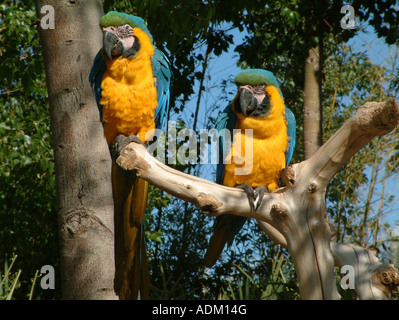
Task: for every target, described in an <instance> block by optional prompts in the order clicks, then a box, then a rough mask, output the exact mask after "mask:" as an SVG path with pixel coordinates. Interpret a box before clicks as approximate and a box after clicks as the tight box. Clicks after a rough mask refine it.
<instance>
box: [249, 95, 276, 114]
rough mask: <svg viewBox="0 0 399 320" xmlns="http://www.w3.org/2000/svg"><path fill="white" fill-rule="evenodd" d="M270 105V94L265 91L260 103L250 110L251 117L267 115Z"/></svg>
mask: <svg viewBox="0 0 399 320" xmlns="http://www.w3.org/2000/svg"><path fill="white" fill-rule="evenodd" d="M270 109H271V105H270V95H269V94H268V93H267V92H266V95H265V97H264V98H263V100H262V103H260V104H258V106H257V107H256V109H255V110H254V111H253V112H251V114H250V116H251V117H267V116H268V115H269V113H270Z"/></svg>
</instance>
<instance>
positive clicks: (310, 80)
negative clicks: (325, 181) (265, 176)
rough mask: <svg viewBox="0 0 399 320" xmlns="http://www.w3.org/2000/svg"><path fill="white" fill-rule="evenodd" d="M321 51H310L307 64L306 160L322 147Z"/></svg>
mask: <svg viewBox="0 0 399 320" xmlns="http://www.w3.org/2000/svg"><path fill="white" fill-rule="evenodd" d="M320 54H321V49H320V46H316V47H315V48H312V49H310V50H309V55H308V57H307V58H306V62H305V88H304V99H303V128H304V130H303V132H304V150H305V159H309V158H310V157H311V156H312V155H313V154H314V153H315V152H316V151H317V150H318V149H319V148H320V146H321V145H322V107H321V95H320V91H321V77H320V76H321V75H320V73H321V68H322V62H321V59H320Z"/></svg>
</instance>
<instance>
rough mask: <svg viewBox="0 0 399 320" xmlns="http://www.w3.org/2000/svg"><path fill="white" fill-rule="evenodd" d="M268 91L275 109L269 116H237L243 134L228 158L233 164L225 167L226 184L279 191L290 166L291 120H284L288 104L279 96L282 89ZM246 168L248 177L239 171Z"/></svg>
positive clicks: (238, 134)
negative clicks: (284, 172) (249, 133)
mask: <svg viewBox="0 0 399 320" xmlns="http://www.w3.org/2000/svg"><path fill="white" fill-rule="evenodd" d="M266 90H267V91H268V93H269V95H270V96H271V101H270V103H271V105H272V106H273V107H272V108H271V111H270V113H269V114H268V116H267V117H264V118H260V117H258V118H255V117H244V116H243V115H242V114H237V117H238V124H237V128H238V129H241V132H240V133H237V134H236V135H235V136H234V141H233V147H232V149H231V151H230V153H229V155H228V156H227V159H231V164H226V166H225V176H224V181H223V184H224V185H227V186H231V187H234V186H236V185H239V184H248V185H250V186H252V187H258V186H260V185H263V186H266V187H267V188H268V190H269V191H270V192H271V191H274V190H275V189H277V188H278V184H279V180H280V174H281V171H282V170H283V169H284V168H285V165H286V159H285V151H286V148H287V121H286V120H285V118H284V112H285V107H284V102H283V100H282V99H281V96H280V94H277V93H278V92H277V91H278V90H277V89H276V88H275V87H272V86H269V87H267V88H266ZM245 129H252V132H253V136H252V137H251V136H250V135H245ZM246 144H250V146H251V144H252V147H251V148H250V149H252V152H249V154H248V146H247V149H246V147H245V145H246ZM246 150H247V152H246ZM232 155H234V157H232ZM234 159H236V161H235V160H234ZM237 160H238V161H237ZM244 167H245V168H246V170H241V172H244V173H245V174H237V169H240V168H241V169H243V168H244Z"/></svg>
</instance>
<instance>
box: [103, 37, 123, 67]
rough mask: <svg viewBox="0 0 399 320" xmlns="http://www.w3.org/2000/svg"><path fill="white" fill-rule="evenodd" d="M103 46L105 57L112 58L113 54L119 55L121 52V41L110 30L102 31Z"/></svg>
mask: <svg viewBox="0 0 399 320" xmlns="http://www.w3.org/2000/svg"><path fill="white" fill-rule="evenodd" d="M103 48H104V53H105V57H106V58H107V59H108V60H112V59H113V58H114V57H115V56H120V55H122V53H123V49H124V48H123V42H122V41H121V40H120V39H119V38H118V37H117V36H116V35H115V34H113V33H112V32H109V31H104V33H103Z"/></svg>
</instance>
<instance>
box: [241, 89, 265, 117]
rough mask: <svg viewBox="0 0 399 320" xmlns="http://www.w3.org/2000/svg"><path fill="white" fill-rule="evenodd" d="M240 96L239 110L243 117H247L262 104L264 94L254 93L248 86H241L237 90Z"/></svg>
mask: <svg viewBox="0 0 399 320" xmlns="http://www.w3.org/2000/svg"><path fill="white" fill-rule="evenodd" d="M238 92H239V94H240V108H241V112H242V113H243V115H244V116H246V117H247V116H249V115H250V114H251V113H252V112H253V111H254V110H256V109H257V108H258V106H259V105H260V104H262V102H263V99H264V98H265V94H258V93H255V92H254V91H253V90H252V89H251V87H249V86H241V87H240V88H239V90H238Z"/></svg>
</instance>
